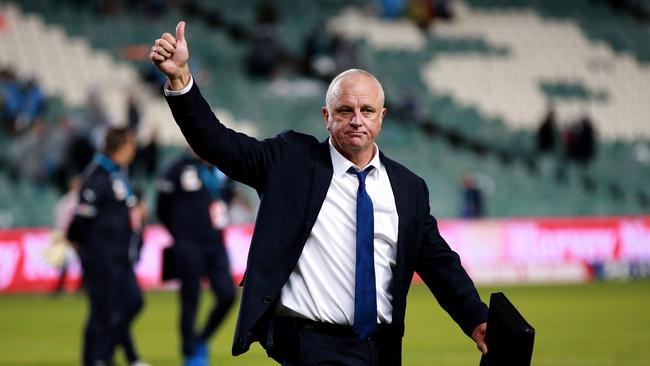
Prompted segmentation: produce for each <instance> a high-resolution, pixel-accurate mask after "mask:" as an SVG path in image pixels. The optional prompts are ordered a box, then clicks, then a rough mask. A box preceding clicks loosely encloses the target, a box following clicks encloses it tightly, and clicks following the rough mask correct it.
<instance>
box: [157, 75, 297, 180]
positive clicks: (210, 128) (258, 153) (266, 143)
mask: <svg viewBox="0 0 650 366" xmlns="http://www.w3.org/2000/svg"><path fill="white" fill-rule="evenodd" d="M166 99H167V103H168V104H169V107H170V109H171V111H172V114H173V116H174V119H175V120H176V123H177V124H178V126H179V127H180V129H181V132H182V133H183V135H184V136H185V139H186V140H187V142H188V143H189V144H190V146H191V147H192V149H193V150H194V152H196V154H197V155H198V156H200V157H201V158H202V159H204V160H206V161H208V162H210V163H212V164H214V165H215V166H217V168H219V170H221V171H222V172H224V173H225V174H226V175H227V176H229V177H231V178H232V179H234V180H237V181H240V182H242V183H244V184H247V185H249V186H251V187H253V188H255V189H256V190H257V191H258V192H261V191H263V187H264V185H265V183H266V177H267V175H268V173H269V172H270V170H271V169H273V167H274V166H275V164H276V163H277V162H278V161H279V159H280V157H281V155H282V152H283V151H284V148H285V146H286V145H287V134H281V135H278V136H277V137H275V138H270V139H266V140H263V141H259V140H257V139H255V138H253V137H250V136H247V135H245V134H243V133H240V132H236V131H233V130H231V129H229V128H227V127H226V126H224V125H223V124H222V123H221V122H220V121H219V119H218V118H217V117H216V116H215V115H214V113H213V112H212V110H211V108H210V106H209V105H208V102H207V101H206V100H205V99H204V98H203V96H202V95H201V92H200V90H199V87H198V86H197V84H196V83H194V85H193V86H192V88H191V89H190V91H189V92H188V93H186V94H183V95H180V96H170V97H166Z"/></svg>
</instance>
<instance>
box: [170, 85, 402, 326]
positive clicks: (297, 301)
mask: <svg viewBox="0 0 650 366" xmlns="http://www.w3.org/2000/svg"><path fill="white" fill-rule="evenodd" d="M193 84H194V80H193V79H192V78H191V79H190V82H189V83H188V85H187V86H186V87H185V88H183V89H182V90H178V91H173V90H170V89H169V85H165V88H164V92H165V95H167V96H177V95H182V94H185V93H187V92H189V90H190V89H191V88H192V85H193ZM329 147H330V157H331V159H332V167H333V169H334V172H333V173H334V174H333V176H332V181H331V182H330V186H329V189H328V190H327V195H326V196H325V201H323V206H322V207H321V210H320V212H319V213H318V218H317V219H316V223H315V224H314V227H313V228H312V230H311V233H310V234H309V237H308V238H307V242H306V243H305V247H304V249H303V251H302V254H301V255H300V259H299V260H298V264H297V265H296V268H295V269H294V271H293V272H292V273H291V276H290V277H289V280H288V281H287V283H286V284H285V285H284V287H283V288H282V292H281V297H280V302H279V304H278V308H277V313H278V314H280V315H290V316H298V317H303V318H307V319H311V320H315V321H320V322H326V323H334V324H343V325H353V324H354V292H355V291H354V283H355V265H356V221H357V216H356V210H357V189H358V187H359V180H358V179H357V177H356V176H355V175H353V174H350V173H348V169H350V167H355V168H356V169H358V170H364V169H365V168H367V167H368V166H370V165H372V166H373V167H374V169H373V170H371V171H370V172H369V173H368V177H367V178H366V191H367V192H368V195H369V196H370V198H371V199H372V205H373V210H374V216H373V217H374V226H375V235H374V251H375V253H374V259H375V285H376V289H377V322H378V323H385V324H390V323H391V322H392V319H393V318H392V312H393V308H392V305H391V301H392V298H393V297H392V295H391V293H390V291H389V286H390V282H391V280H392V278H393V272H392V267H393V266H394V265H395V258H396V256H397V227H398V223H399V217H398V216H397V208H396V206H395V196H394V194H393V189H392V187H391V185H390V180H389V179H388V174H387V173H386V168H385V167H384V165H383V164H382V163H381V161H380V159H379V148H378V147H377V145H375V155H374V157H373V158H372V160H371V161H370V163H369V164H368V165H367V166H365V167H357V166H355V165H354V164H353V163H352V162H350V161H349V160H348V159H346V158H345V157H344V156H343V155H341V153H339V152H338V151H337V150H336V149H335V148H334V146H333V145H332V142H331V140H330V143H329Z"/></svg>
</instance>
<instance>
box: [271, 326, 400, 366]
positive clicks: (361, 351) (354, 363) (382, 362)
mask: <svg viewBox="0 0 650 366" xmlns="http://www.w3.org/2000/svg"><path fill="white" fill-rule="evenodd" d="M267 353H268V354H269V356H270V357H271V358H273V359H274V360H275V361H277V362H279V363H280V364H281V365H283V366H312V365H314V366H315V365H327V366H399V365H401V358H402V339H401V337H400V336H395V335H393V334H391V333H390V332H387V331H385V329H384V330H379V331H377V332H376V333H375V334H374V335H373V336H371V337H370V339H369V340H365V341H361V340H359V339H358V338H357V337H356V334H355V333H354V331H353V330H352V327H350V326H336V325H325V324H322V323H316V322H311V321H305V320H300V319H295V318H287V317H279V316H276V317H275V319H274V321H273V345H272V348H267Z"/></svg>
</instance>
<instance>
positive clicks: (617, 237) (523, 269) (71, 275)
mask: <svg viewBox="0 0 650 366" xmlns="http://www.w3.org/2000/svg"><path fill="white" fill-rule="evenodd" d="M439 227H440V231H441V233H442V236H443V237H444V238H445V239H446V240H447V242H448V243H449V245H450V246H451V247H452V248H453V249H454V250H455V251H457V252H458V254H459V255H460V257H461V260H462V263H463V266H464V267H465V269H466V270H467V271H468V273H469V274H470V276H471V277H472V278H473V279H474V281H475V282H476V283H478V284H493V283H547V282H582V281H588V280H591V279H592V278H594V277H598V278H617V279H621V278H623V279H624V278H630V277H636V276H645V277H648V276H650V217H607V218H553V219H551V218H548V219H510V220H478V221H465V220H441V221H440V222H439ZM252 232H253V226H252V225H238V226H230V227H228V228H227V229H226V230H225V243H226V247H227V250H228V254H229V256H230V261H231V269H232V271H233V277H234V279H233V280H234V281H237V282H238V281H239V280H240V279H241V278H242V276H243V274H244V271H245V269H246V258H247V255H248V248H249V245H250V240H251V237H252ZM59 237H60V234H57V233H55V232H52V231H50V230H48V229H16V230H5V231H0V293H23V292H48V291H52V290H53V289H54V288H55V287H56V285H57V282H58V280H59V278H60V273H61V270H60V266H61V264H62V263H67V270H66V279H65V284H66V288H67V289H68V290H73V289H75V288H77V287H78V286H79V281H80V275H81V268H80V265H79V262H78V259H77V258H76V255H75V254H74V251H73V250H61V248H62V247H61V246H60V245H59V244H57V240H58V238H59ZM169 245H171V238H170V236H169V234H168V233H167V231H166V230H165V229H164V228H162V227H161V226H158V225H152V226H149V227H147V229H146V230H145V242H144V246H143V248H142V252H141V256H140V261H139V262H138V263H137V265H136V267H135V270H136V273H137V276H138V281H139V282H140V284H141V285H142V287H143V288H145V289H156V288H161V287H164V284H163V283H162V282H161V280H160V277H161V276H160V274H161V271H162V252H163V249H164V248H165V247H167V246H169Z"/></svg>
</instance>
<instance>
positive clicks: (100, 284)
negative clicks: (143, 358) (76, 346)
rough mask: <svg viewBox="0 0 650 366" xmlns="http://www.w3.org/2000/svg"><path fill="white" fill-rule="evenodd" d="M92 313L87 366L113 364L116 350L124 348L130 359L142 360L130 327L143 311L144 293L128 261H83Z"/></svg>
mask: <svg viewBox="0 0 650 366" xmlns="http://www.w3.org/2000/svg"><path fill="white" fill-rule="evenodd" d="M82 266H83V271H84V281H85V282H84V284H85V287H86V292H87V294H88V299H89V305H90V311H89V315H88V319H87V321H86V325H85V329H84V339H83V351H82V352H83V355H82V358H83V364H84V365H87V366H88V365H94V364H95V363H96V361H102V362H104V363H105V364H111V362H112V358H113V353H114V349H115V347H116V346H117V345H122V346H123V347H124V351H125V353H126V356H127V359H128V360H129V361H130V362H133V361H135V360H137V359H138V355H137V352H136V350H135V347H134V345H133V341H132V339H131V335H130V333H129V325H130V323H131V321H132V320H133V319H134V318H135V316H136V315H137V313H138V312H139V310H140V309H141V308H142V304H143V301H142V293H141V290H140V287H139V286H138V283H137V280H136V277H135V273H134V272H133V268H132V267H131V264H130V263H128V262H125V263H120V262H112V261H110V260H108V259H93V260H88V259H85V260H84V259H82Z"/></svg>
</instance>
